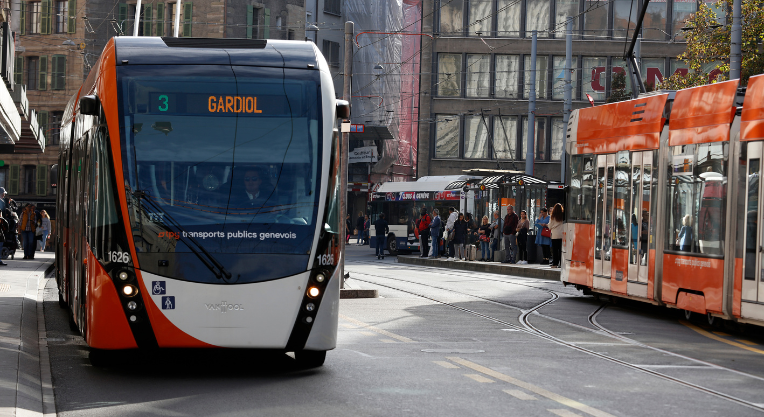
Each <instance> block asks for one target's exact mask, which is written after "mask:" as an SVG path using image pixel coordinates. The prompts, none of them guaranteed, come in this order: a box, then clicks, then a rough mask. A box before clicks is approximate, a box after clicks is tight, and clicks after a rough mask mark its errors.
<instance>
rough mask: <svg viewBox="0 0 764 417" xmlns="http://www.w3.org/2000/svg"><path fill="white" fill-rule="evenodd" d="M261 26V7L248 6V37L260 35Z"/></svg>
mask: <svg viewBox="0 0 764 417" xmlns="http://www.w3.org/2000/svg"><path fill="white" fill-rule="evenodd" d="M259 27H260V8H259V7H255V6H247V39H257V38H258V37H259V36H260V31H259ZM324 42H326V41H324ZM324 56H325V57H326V58H329V55H326V54H325V53H324Z"/></svg>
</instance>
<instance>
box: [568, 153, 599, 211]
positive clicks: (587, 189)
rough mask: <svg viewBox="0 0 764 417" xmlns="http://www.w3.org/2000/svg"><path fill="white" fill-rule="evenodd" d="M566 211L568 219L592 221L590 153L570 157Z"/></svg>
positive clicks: (592, 163) (592, 172)
mask: <svg viewBox="0 0 764 417" xmlns="http://www.w3.org/2000/svg"><path fill="white" fill-rule="evenodd" d="M567 212H568V213H567V214H568V215H567V219H568V220H572V221H579V222H590V221H592V213H593V212H594V157H593V156H592V155H573V156H571V157H570V187H569V188H568V209H567Z"/></svg>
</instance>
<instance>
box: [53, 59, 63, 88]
mask: <svg viewBox="0 0 764 417" xmlns="http://www.w3.org/2000/svg"><path fill="white" fill-rule="evenodd" d="M52 58H53V59H52V61H51V65H52V68H51V77H50V87H51V89H52V90H63V89H65V88H66V56H65V55H53V57H52Z"/></svg>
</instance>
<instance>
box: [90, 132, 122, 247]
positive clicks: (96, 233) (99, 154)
mask: <svg viewBox="0 0 764 417" xmlns="http://www.w3.org/2000/svg"><path fill="white" fill-rule="evenodd" d="M107 140H108V136H107V134H106V130H105V129H103V128H102V129H99V130H98V131H96V132H95V134H94V135H93V140H92V142H91V143H92V150H91V158H92V160H91V163H90V164H91V174H90V178H91V179H90V184H91V191H90V195H89V207H90V213H89V215H90V226H91V227H90V246H91V248H92V250H93V253H94V254H95V255H96V256H98V257H101V258H104V257H105V253H106V251H107V250H109V248H110V247H112V245H111V244H112V243H113V242H112V233H111V227H112V226H115V225H116V224H117V220H118V218H117V209H116V206H115V204H116V201H117V199H116V195H115V194H114V192H113V190H112V187H111V171H110V166H111V164H110V163H109V155H108V149H107V147H106V141H107Z"/></svg>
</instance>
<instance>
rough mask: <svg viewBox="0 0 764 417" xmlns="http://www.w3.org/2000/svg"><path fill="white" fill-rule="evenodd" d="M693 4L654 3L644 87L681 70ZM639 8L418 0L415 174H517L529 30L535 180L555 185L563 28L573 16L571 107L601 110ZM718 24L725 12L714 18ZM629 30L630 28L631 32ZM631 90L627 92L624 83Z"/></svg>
mask: <svg viewBox="0 0 764 417" xmlns="http://www.w3.org/2000/svg"><path fill="white" fill-rule="evenodd" d="M698 5H699V3H696V1H695V0H690V1H687V0H663V1H651V2H650V4H649V7H648V9H647V14H646V16H645V20H644V26H643V28H644V29H643V31H642V38H643V40H642V41H641V51H640V58H641V69H642V77H643V79H644V81H645V83H646V84H650V85H652V86H655V85H656V84H657V83H658V82H659V81H660V80H661V79H662V78H663V77H664V76H668V75H669V74H672V73H674V72H676V71H687V69H686V67H685V66H684V64H683V63H682V62H680V61H678V60H676V59H675V58H676V56H677V55H679V54H680V53H681V52H682V51H683V50H684V49H685V45H684V42H683V36H682V33H683V32H682V30H681V28H682V27H683V26H684V20H685V19H686V18H687V17H689V16H690V14H691V13H693V12H695V11H696V10H697V8H698ZM641 6H642V2H641V1H634V2H632V1H628V0H615V1H610V2H602V1H597V0H424V11H425V13H424V16H425V17H424V19H423V32H425V33H431V34H433V37H434V39H433V41H432V42H430V41H429V40H425V41H423V43H422V45H423V48H422V78H421V90H420V97H421V101H420V105H421V109H420V110H421V115H422V116H421V117H420V123H419V133H420V136H419V138H420V139H419V164H418V166H419V176H425V175H449V174H461V173H462V170H465V169H474V168H482V169H503V170H520V171H523V170H524V166H525V159H526V154H527V149H526V143H527V139H526V136H527V129H528V127H527V116H528V96H529V92H530V80H529V79H530V77H529V75H530V59H531V57H530V53H531V39H530V38H531V31H532V30H537V31H538V32H537V33H538V52H537V59H536V91H537V101H536V111H535V113H534V114H535V118H536V126H535V129H534V132H533V134H534V138H535V141H534V142H535V146H534V148H535V149H533V150H532V151H533V152H532V153H533V155H534V159H535V170H534V175H536V176H538V177H541V178H545V179H547V180H556V181H559V180H560V177H561V176H560V169H561V163H560V159H561V157H562V155H563V152H562V151H563V149H562V143H563V137H564V135H565V131H566V126H565V125H564V123H563V114H562V111H563V102H562V100H563V94H564V90H563V87H564V79H563V78H564V66H565V22H566V21H567V18H568V17H569V16H570V17H573V18H574V19H573V21H574V30H573V33H574V36H573V39H574V40H573V65H572V68H574V72H573V74H572V84H573V108H574V109H575V108H581V107H584V106H589V105H590V104H589V102H588V100H587V96H586V95H587V94H589V95H590V96H591V97H592V98H593V99H594V101H595V102H600V103H601V102H604V101H605V100H606V99H607V97H609V96H610V94H611V84H612V80H613V76H614V74H617V73H624V71H628V68H627V67H626V64H625V62H624V61H623V54H624V48H625V42H627V40H629V39H631V36H632V34H633V29H634V27H635V24H636V19H637V15H638V11H639V8H640V7H641ZM719 14H720V17H721V18H722V19H723V18H724V13H723V11H722V12H720V13H719ZM629 28H630V29H629ZM627 89H628V90H630V89H631V86H630V85H627Z"/></svg>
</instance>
